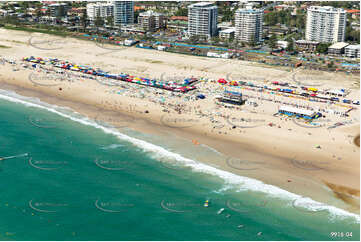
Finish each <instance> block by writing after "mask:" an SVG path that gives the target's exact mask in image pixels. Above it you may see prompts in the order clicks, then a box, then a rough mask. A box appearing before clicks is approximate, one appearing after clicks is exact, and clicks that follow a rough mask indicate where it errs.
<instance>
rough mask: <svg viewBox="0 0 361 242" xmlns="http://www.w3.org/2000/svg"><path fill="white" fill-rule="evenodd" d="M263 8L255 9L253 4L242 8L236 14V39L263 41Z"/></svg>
mask: <svg viewBox="0 0 361 242" xmlns="http://www.w3.org/2000/svg"><path fill="white" fill-rule="evenodd" d="M262 25H263V9H254V8H252V5H251V4H249V5H246V6H245V8H240V9H238V10H237V11H236V14H235V27H236V33H235V39H236V40H237V41H239V42H247V43H250V42H254V43H259V42H262V41H263V39H262Z"/></svg>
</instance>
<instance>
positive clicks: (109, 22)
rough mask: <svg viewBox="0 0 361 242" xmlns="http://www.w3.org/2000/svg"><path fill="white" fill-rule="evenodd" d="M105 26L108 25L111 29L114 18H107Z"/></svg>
mask: <svg viewBox="0 0 361 242" xmlns="http://www.w3.org/2000/svg"><path fill="white" fill-rule="evenodd" d="M107 24H108V25H110V26H111V27H113V26H114V17H113V16H108V17H107Z"/></svg>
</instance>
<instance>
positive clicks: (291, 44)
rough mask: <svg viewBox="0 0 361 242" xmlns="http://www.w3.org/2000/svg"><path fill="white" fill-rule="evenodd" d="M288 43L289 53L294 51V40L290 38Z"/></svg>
mask: <svg viewBox="0 0 361 242" xmlns="http://www.w3.org/2000/svg"><path fill="white" fill-rule="evenodd" d="M287 41H288V45H287V48H286V50H287V51H289V52H291V51H294V46H293V45H294V43H293V39H292V38H288V39H287Z"/></svg>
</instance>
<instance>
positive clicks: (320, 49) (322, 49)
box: [316, 43, 331, 54]
mask: <svg viewBox="0 0 361 242" xmlns="http://www.w3.org/2000/svg"><path fill="white" fill-rule="evenodd" d="M330 45H331V44H329V43H320V44H319V45H318V46H317V48H316V51H317V52H318V53H321V54H324V53H327V50H328V47H329V46H330Z"/></svg>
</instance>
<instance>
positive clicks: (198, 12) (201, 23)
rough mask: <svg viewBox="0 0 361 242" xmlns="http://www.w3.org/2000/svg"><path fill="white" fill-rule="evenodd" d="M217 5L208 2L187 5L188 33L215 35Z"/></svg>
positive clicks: (191, 34)
mask: <svg viewBox="0 0 361 242" xmlns="http://www.w3.org/2000/svg"><path fill="white" fill-rule="evenodd" d="M217 17H218V7H217V6H215V5H214V4H213V3H210V2H199V3H195V4H192V5H189V6H188V34H189V36H194V35H199V36H205V37H207V38H210V37H212V36H216V35H217Z"/></svg>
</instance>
